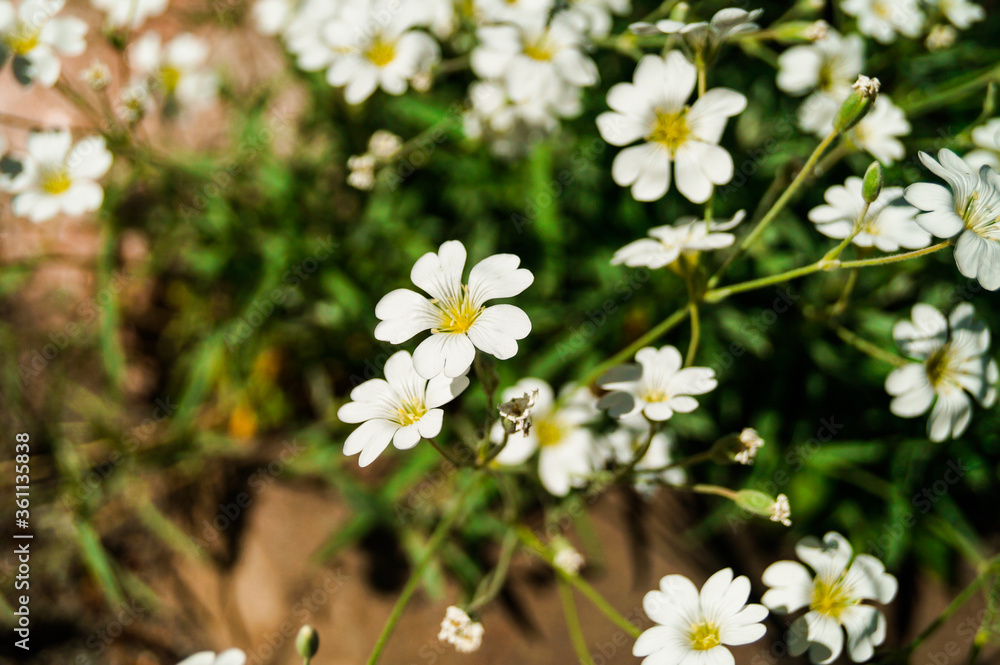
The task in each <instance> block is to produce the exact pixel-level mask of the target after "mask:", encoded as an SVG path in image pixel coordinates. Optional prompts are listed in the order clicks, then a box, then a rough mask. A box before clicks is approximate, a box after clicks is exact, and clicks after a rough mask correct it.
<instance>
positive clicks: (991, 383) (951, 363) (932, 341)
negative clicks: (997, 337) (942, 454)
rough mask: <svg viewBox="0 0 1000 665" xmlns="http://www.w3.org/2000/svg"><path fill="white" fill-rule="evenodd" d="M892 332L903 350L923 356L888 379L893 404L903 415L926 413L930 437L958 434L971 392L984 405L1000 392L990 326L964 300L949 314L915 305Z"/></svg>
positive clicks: (968, 410)
mask: <svg viewBox="0 0 1000 665" xmlns="http://www.w3.org/2000/svg"><path fill="white" fill-rule="evenodd" d="M892 332H893V336H894V337H895V338H896V343H897V344H898V345H899V347H900V349H901V350H902V351H903V353H904V354H905V355H907V356H909V357H911V358H914V359H916V360H918V361H920V362H913V363H910V364H908V365H904V366H903V367H900V368H898V369H896V370H894V371H893V372H892V373H891V374H889V376H888V377H887V378H886V380H885V389H886V392H888V393H889V394H890V395H892V396H893V400H892V403H891V404H890V405H889V410H890V411H892V412H893V413H894V414H895V415H897V416H900V417H903V418H914V417H916V416H919V415H921V414H923V413H926V412H927V410H928V409H930V408H931V404H932V403H933V402H934V401H935V397H936V398H937V402H936V403H935V404H934V408H933V409H932V410H931V415H930V418H929V420H928V421H927V436H928V437H929V438H930V439H931V440H932V441H944V440H945V439H947V438H956V437H959V436H961V435H962V433H963V432H965V430H966V428H967V427H968V426H969V422H970V420H971V419H972V402H971V401H970V400H969V397H968V395H967V394H966V393H968V394H971V395H972V396H973V397H974V398H975V399H976V401H977V402H979V403H980V404H981V405H982V406H984V407H989V406H992V405H993V404H994V403H995V402H996V398H997V389H996V384H997V381H998V380H1000V370H998V368H997V362H996V361H995V360H993V359H991V358H990V357H989V355H988V354H989V347H990V331H989V329H988V328H987V327H986V326H985V325H984V324H983V323H982V322H981V321H978V320H976V318H975V310H974V309H973V308H972V305H970V304H968V303H962V304H960V305H958V306H957V307H956V308H955V309H954V310H952V312H951V315H950V316H949V317H948V319H945V318H944V316H943V315H942V314H941V313H940V312H939V311H938V310H936V309H935V308H934V307H931V306H930V305H925V304H918V305H914V307H913V311H912V321H900V322H899V323H897V324H896V326H895V328H893V331H892Z"/></svg>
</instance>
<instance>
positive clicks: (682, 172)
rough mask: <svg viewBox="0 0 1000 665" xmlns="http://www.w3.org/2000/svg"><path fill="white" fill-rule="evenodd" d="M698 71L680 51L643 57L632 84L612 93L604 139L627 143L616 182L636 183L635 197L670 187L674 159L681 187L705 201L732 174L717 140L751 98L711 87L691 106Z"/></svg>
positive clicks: (615, 168)
mask: <svg viewBox="0 0 1000 665" xmlns="http://www.w3.org/2000/svg"><path fill="white" fill-rule="evenodd" d="M696 77H697V70H696V69H695V66H694V65H693V64H691V63H690V62H689V61H688V60H687V58H685V57H684V56H683V55H681V53H680V52H679V51H671V52H670V53H668V54H667V56H666V58H660V57H657V56H654V55H646V56H643V58H642V60H640V61H639V64H638V66H637V67H636V69H635V74H634V76H633V82H632V83H618V84H616V85H614V86H612V87H611V89H610V90H609V91H608V106H610V107H611V109H612V111H609V112H606V113H602V114H601V115H599V116H598V117H597V128H598V130H600V133H601V136H602V137H603V138H604V140H605V141H607V142H608V143H610V144H612V145H616V146H626V145H629V144H630V143H634V142H635V141H642V143H640V144H639V145H635V146H632V147H629V148H625V149H624V150H622V151H621V152H619V153H618V155H617V156H615V159H614V162H613V163H612V166H611V175H612V177H613V178H614V181H615V182H616V183H618V184H619V185H621V186H622V187H628V186H631V187H632V196H633V197H634V198H635V199H636V200H637V201H655V200H657V199H659V198H661V197H663V196H664V195H665V194H666V193H667V191H669V189H670V174H671V162H676V168H674V169H673V171H674V177H675V178H676V180H677V190H678V191H679V192H680V193H681V194H682V195H684V196H685V197H686V198H687V199H688V200H690V201H691V202H693V203H704V202H705V201H707V200H708V197H709V196H711V194H712V189H713V186H714V185H723V184H725V183H727V182H729V181H730V179H732V177H733V158H732V157H731V156H730V155H729V153H728V152H726V150H725V148H722V147H720V146H719V145H718V143H719V140H720V139H721V138H722V132H723V130H725V127H726V121H727V120H728V119H729V118H730V117H732V116H734V115H736V114H738V113H740V112H741V111H742V110H743V109H744V108H746V103H747V100H746V97H744V96H743V95H742V94H740V93H738V92H736V91H735V90H729V89H728V88H713V89H712V90H709V91H707V92H706V93H705V94H704V95H702V96H700V97H699V98H698V100H697V101H695V103H694V104H692V105H690V106H688V105H687V100H688V98H689V97H690V96H691V93H692V92H693V91H694V88H695V79H696Z"/></svg>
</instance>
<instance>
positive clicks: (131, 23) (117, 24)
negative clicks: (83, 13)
mask: <svg viewBox="0 0 1000 665" xmlns="http://www.w3.org/2000/svg"><path fill="white" fill-rule="evenodd" d="M90 4H92V5H93V6H94V7H95V8H97V9H100V10H101V11H103V12H105V13H106V14H107V23H108V25H109V26H111V27H112V28H131V29H132V30H134V29H136V28H138V27H139V26H140V25H142V24H143V23H145V22H146V19H148V18H151V17H153V16H159V15H160V14H162V13H163V12H164V10H165V9H166V8H167V0H90Z"/></svg>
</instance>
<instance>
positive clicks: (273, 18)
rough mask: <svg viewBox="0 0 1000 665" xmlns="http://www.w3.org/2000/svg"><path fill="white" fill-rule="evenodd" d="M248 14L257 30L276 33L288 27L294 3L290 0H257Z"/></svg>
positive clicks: (268, 33) (262, 32)
mask: <svg viewBox="0 0 1000 665" xmlns="http://www.w3.org/2000/svg"><path fill="white" fill-rule="evenodd" d="M250 14H251V16H253V23H254V27H256V28H257V32H259V33H260V34H262V35H276V34H278V33H280V32H282V31H283V30H284V29H285V28H286V27H288V24H289V22H291V20H292V17H293V16H294V14H295V5H294V3H293V2H292V0H257V2H255V3H254V4H253V7H252V8H251V9H250Z"/></svg>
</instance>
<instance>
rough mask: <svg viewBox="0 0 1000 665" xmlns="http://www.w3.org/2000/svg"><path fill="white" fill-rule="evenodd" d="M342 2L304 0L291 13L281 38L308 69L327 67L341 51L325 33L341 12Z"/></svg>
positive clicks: (299, 61)
mask: <svg viewBox="0 0 1000 665" xmlns="http://www.w3.org/2000/svg"><path fill="white" fill-rule="evenodd" d="M341 7H342V3H340V2H330V1H329V0H304V2H302V3H301V4H300V5H299V6H298V8H297V9H296V10H295V12H294V13H293V14H292V15H291V17H290V19H289V22H288V25H287V26H286V27H285V28H284V30H283V31H282V39H283V40H284V42H285V46H286V47H287V48H288V50H289V52H290V53H292V54H293V55H294V56H295V59H296V64H297V65H298V66H299V67H300V68H302V69H304V70H305V71H307V72H315V71H319V70H321V69H326V68H327V67H329V66H330V64H331V63H332V62H333V60H334V58H336V56H337V55H338V54H337V52H336V51H335V50H334V49H332V48H330V45H329V44H327V42H326V39H325V38H324V36H323V30H324V28H325V27H326V24H327V23H329V22H330V21H332V20H333V19H334V18H336V17H337V16H338V15H339V14H340V10H341Z"/></svg>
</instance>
